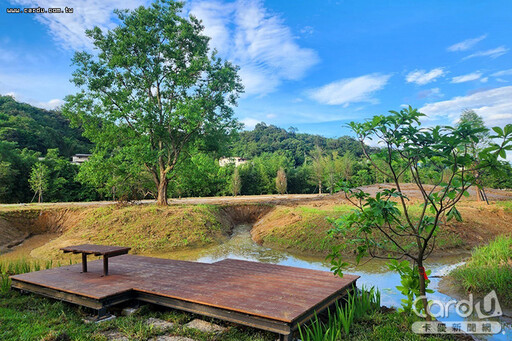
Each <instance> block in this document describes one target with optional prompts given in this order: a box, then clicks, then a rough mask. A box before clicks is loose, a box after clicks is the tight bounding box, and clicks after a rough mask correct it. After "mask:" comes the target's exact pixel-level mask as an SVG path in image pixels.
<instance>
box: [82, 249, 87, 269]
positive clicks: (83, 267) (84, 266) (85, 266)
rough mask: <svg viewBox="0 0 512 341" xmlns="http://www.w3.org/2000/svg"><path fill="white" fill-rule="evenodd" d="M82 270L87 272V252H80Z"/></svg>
mask: <svg viewBox="0 0 512 341" xmlns="http://www.w3.org/2000/svg"><path fill="white" fill-rule="evenodd" d="M82 272H87V254H85V253H82Z"/></svg>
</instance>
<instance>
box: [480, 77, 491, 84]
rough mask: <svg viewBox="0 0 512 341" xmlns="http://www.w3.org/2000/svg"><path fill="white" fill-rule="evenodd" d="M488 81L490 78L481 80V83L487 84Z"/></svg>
mask: <svg viewBox="0 0 512 341" xmlns="http://www.w3.org/2000/svg"><path fill="white" fill-rule="evenodd" d="M488 80H489V77H484V78H481V79H480V82H482V83H487V81H488Z"/></svg>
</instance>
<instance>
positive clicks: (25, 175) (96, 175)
mask: <svg viewBox="0 0 512 341" xmlns="http://www.w3.org/2000/svg"><path fill="white" fill-rule="evenodd" d="M41 117H44V120H41V119H40V118H41ZM467 121H469V122H473V124H474V125H477V126H484V125H483V121H482V120H481V118H480V117H478V115H476V114H475V113H474V112H471V111H467V112H464V113H463V114H462V115H461V122H467ZM81 134H82V132H81V131H80V130H79V129H73V128H70V126H69V121H68V120H66V119H65V118H64V117H62V116H61V115H60V114H59V112H58V111H47V110H43V109H38V108H34V107H32V106H30V105H28V104H22V103H18V102H16V101H15V100H14V99H13V98H12V97H10V96H0V136H1V140H0V202H2V203H10V202H31V201H38V198H39V197H40V196H41V199H43V200H44V201H51V202H57V201H91V200H135V199H143V198H155V197H156V196H157V191H156V187H155V184H154V181H153V180H152V178H151V174H150V173H149V172H148V171H147V169H145V168H144V167H140V166H134V165H133V163H130V158H131V156H130V153H127V152H126V151H119V150H116V146H113V147H112V148H111V149H110V150H106V149H104V150H102V151H98V152H96V153H95V154H94V155H93V156H92V158H91V159H90V161H88V162H86V163H84V164H82V165H81V166H78V165H75V164H72V163H70V160H71V158H70V156H71V155H73V154H75V153H83V152H90V151H91V148H92V147H93V144H92V143H91V142H90V141H89V140H87V139H86V138H83V137H82V135H81ZM488 135H489V134H488V133H487V134H483V135H482V136H480V141H481V142H479V144H478V145H475V146H473V148H474V149H475V152H477V151H478V150H479V149H482V148H483V147H484V145H485V143H486V142H485V141H486V136H488ZM66 141H67V142H66ZM217 142H218V141H217ZM369 150H370V151H376V149H375V148H373V149H372V148H369ZM221 156H238V157H245V158H247V159H248V162H247V163H245V164H242V165H240V166H238V167H235V166H234V165H228V166H226V167H221V166H220V165H219V162H218V159H219V158H220V157H221ZM374 162H375V163H376V164H377V165H379V162H381V161H379V160H375V161H374ZM432 162H434V161H432ZM500 165H501V166H500V168H501V171H502V172H504V173H505V174H508V176H503V175H502V176H497V175H496V174H495V172H494V171H493V170H492V169H491V170H486V171H485V172H483V173H482V174H480V176H479V181H480V182H481V184H482V185H484V186H486V187H492V188H512V167H511V166H510V164H509V163H508V162H501V164H500ZM435 166H436V165H435V164H434V163H432V164H430V165H429V164H425V165H422V167H421V170H422V171H423V172H424V173H425V175H426V177H427V178H428V176H431V177H432V178H434V177H435V175H436V172H437V170H436V167H435ZM446 176H449V174H448V173H447V175H446ZM339 180H344V181H348V182H350V183H351V184H352V185H353V186H363V185H369V184H374V183H385V182H389V181H390V179H387V178H386V177H385V176H384V175H382V173H380V172H376V171H375V168H374V167H372V165H371V164H369V162H368V161H367V159H366V158H365V157H364V156H363V151H362V148H361V145H360V143H359V142H357V141H356V140H355V139H353V138H352V137H349V136H343V137H340V138H326V137H322V136H318V135H311V134H304V133H298V132H297V130H296V129H288V130H285V129H282V128H278V127H276V126H273V125H266V124H264V123H260V124H258V125H256V128H255V129H254V130H252V131H243V132H240V133H238V134H232V135H231V136H228V137H227V138H226V141H225V143H224V147H223V148H220V149H219V148H212V147H211V146H210V145H209V144H207V143H204V140H203V141H198V142H196V143H194V144H193V145H191V146H190V147H189V148H187V149H186V150H185V151H184V152H183V154H182V155H181V158H180V162H179V163H178V164H177V166H176V169H175V171H174V172H173V174H172V176H170V177H169V186H168V189H167V193H168V196H169V197H176V198H177V197H190V196H224V195H258V194H277V193H290V194H294V193H319V192H321V193H333V192H334V191H335V187H336V184H337V183H338V182H339ZM401 181H403V182H412V181H413V180H412V179H410V176H409V174H408V173H404V174H403V175H402V178H401Z"/></svg>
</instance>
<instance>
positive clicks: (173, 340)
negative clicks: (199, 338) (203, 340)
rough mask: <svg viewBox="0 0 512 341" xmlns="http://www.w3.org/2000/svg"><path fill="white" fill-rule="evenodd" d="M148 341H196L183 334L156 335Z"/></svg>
mask: <svg viewBox="0 0 512 341" xmlns="http://www.w3.org/2000/svg"><path fill="white" fill-rule="evenodd" d="M150 341H196V340H194V339H191V338H189V337H184V336H157V337H154V338H152V339H151V340H150Z"/></svg>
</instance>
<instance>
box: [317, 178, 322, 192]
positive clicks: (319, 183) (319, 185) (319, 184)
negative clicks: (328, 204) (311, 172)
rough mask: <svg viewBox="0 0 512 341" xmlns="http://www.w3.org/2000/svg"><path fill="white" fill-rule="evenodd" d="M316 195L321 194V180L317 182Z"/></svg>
mask: <svg viewBox="0 0 512 341" xmlns="http://www.w3.org/2000/svg"><path fill="white" fill-rule="evenodd" d="M318 194H322V180H320V181H318Z"/></svg>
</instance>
